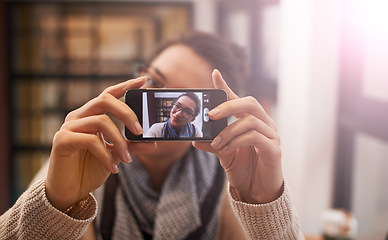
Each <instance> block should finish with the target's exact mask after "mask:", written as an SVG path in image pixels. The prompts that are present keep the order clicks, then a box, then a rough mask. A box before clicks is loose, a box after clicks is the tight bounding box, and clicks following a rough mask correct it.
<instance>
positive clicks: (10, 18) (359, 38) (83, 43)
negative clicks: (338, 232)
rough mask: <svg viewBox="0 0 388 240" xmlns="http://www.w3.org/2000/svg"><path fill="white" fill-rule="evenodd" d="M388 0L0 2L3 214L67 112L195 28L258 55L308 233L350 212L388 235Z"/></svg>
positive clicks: (363, 229)
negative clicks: (326, 215)
mask: <svg viewBox="0 0 388 240" xmlns="http://www.w3.org/2000/svg"><path fill="white" fill-rule="evenodd" d="M387 13H388V2H387V1H384V0H340V1H338V0H292V1H291V0H239V1H234V0H170V1H131V0H122V1H1V2H0V36H1V37H0V53H1V55H0V98H1V102H0V152H1V155H0V214H2V213H4V212H5V211H6V210H7V209H8V208H9V207H10V206H12V204H13V203H14V202H15V200H16V199H17V198H18V196H19V195H20V194H21V193H22V192H23V191H24V190H25V189H26V188H27V187H28V184H29V181H30V180H31V179H32V177H33V176H34V174H35V173H36V171H37V170H38V169H39V168H40V166H41V165H42V163H43V162H44V161H46V160H47V158H48V157H49V153H50V148H51V141H52V137H53V135H54V134H55V132H56V131H57V130H58V129H59V128H60V126H61V124H62V123H63V120H64V117H65V116H66V114H67V113H68V112H69V111H71V110H73V109H75V108H77V107H79V106H81V105H82V104H84V103H85V102H86V101H88V100H89V99H91V98H93V97H95V96H97V95H98V94H99V93H100V92H101V91H102V90H103V89H104V88H105V87H106V86H109V85H112V84H115V83H118V82H121V81H123V80H126V79H129V78H131V75H132V73H133V72H134V70H135V69H136V67H137V66H138V65H139V64H142V63H144V61H145V59H146V58H147V57H149V55H150V53H151V52H152V50H153V48H154V47H155V45H156V43H157V42H159V41H161V40H163V39H166V38H168V37H172V36H176V35H177V34H179V33H183V32H186V31H189V30H192V29H196V30H202V31H206V32H213V33H217V34H220V35H222V36H223V37H225V38H228V39H230V40H232V41H235V42H236V43H238V44H240V45H241V46H243V47H246V48H247V49H248V51H249V54H250V62H251V66H252V78H251V79H249V80H248V81H247V82H245V83H243V84H242V86H243V87H242V89H240V90H239V93H240V95H241V96H246V95H252V96H254V97H256V98H257V99H258V100H259V101H260V102H261V103H262V105H263V106H264V107H265V109H266V110H267V111H268V113H269V114H270V115H271V116H272V117H273V118H274V119H275V120H276V122H277V124H278V131H279V134H280V136H281V145H282V160H283V167H284V174H285V178H286V180H287V182H288V184H289V185H290V187H291V189H292V192H293V198H294V200H295V205H296V208H297V210H298V213H299V217H300V220H301V225H302V229H303V231H304V233H305V234H306V235H310V236H318V235H320V234H321V233H322V214H323V212H325V210H326V209H330V208H341V209H345V210H347V211H350V212H351V213H353V214H354V216H355V217H356V218H357V220H358V224H359V225H358V237H357V239H383V238H384V236H386V234H387V232H388V191H387V190H386V187H384V186H386V184H388V174H387V172H388V126H387V125H388V65H387V64H388V44H387V43H388V26H387V22H388V14H387Z"/></svg>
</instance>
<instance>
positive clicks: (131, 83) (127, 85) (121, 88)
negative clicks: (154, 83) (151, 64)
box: [103, 77, 147, 98]
mask: <svg viewBox="0 0 388 240" xmlns="http://www.w3.org/2000/svg"><path fill="white" fill-rule="evenodd" d="M146 79H147V77H138V78H136V79H131V80H127V81H125V82H122V83H119V84H116V85H114V86H110V87H108V88H106V89H105V90H104V91H103V93H109V94H111V95H112V96H114V97H115V98H121V97H122V96H124V94H125V92H126V91H127V90H129V89H132V88H140V87H142V86H143V85H144V84H145V83H146Z"/></svg>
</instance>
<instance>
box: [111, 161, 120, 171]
mask: <svg viewBox="0 0 388 240" xmlns="http://www.w3.org/2000/svg"><path fill="white" fill-rule="evenodd" d="M118 172H119V168H118V167H117V165H116V164H115V163H112V173H118Z"/></svg>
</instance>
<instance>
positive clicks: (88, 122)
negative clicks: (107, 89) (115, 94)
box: [62, 114, 132, 163]
mask: <svg viewBox="0 0 388 240" xmlns="http://www.w3.org/2000/svg"><path fill="white" fill-rule="evenodd" d="M62 128H63V129H67V130H69V131H72V132H81V133H101V134H100V135H99V136H100V140H102V141H101V142H102V143H103V144H104V145H105V146H106V145H107V144H106V143H105V140H104V139H101V137H102V135H104V136H106V137H107V138H108V139H109V141H110V142H112V144H113V146H114V148H115V149H116V152H117V153H118V156H119V158H120V159H121V160H122V161H123V162H125V163H129V162H131V161H132V159H131V156H130V154H129V151H128V147H127V142H126V140H125V138H124V137H123V135H122V134H121V132H120V131H119V129H118V128H117V126H116V125H115V124H114V123H113V121H112V120H111V119H110V118H109V117H108V116H107V115H105V114H102V115H94V116H90V117H86V118H81V119H77V120H74V121H68V122H66V123H64V124H63V126H62Z"/></svg>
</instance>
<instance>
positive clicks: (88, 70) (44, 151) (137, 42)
mask: <svg viewBox="0 0 388 240" xmlns="http://www.w3.org/2000/svg"><path fill="white" fill-rule="evenodd" d="M6 9H7V14H6V15H7V32H8V35H7V45H8V46H9V47H8V48H7V49H8V54H7V62H9V73H8V77H7V78H8V81H7V83H8V84H7V89H8V90H9V91H8V92H9V95H10V97H9V104H8V106H9V119H8V121H9V124H10V126H11V127H10V139H11V141H10V146H9V149H10V159H11V160H10V161H9V162H7V163H6V164H4V163H2V165H1V166H6V168H8V169H10V171H9V172H10V176H9V182H10V183H11V190H10V194H9V195H10V198H11V199H10V202H11V203H13V202H14V201H15V200H16V199H17V198H18V197H19V195H20V194H21V193H22V192H23V191H24V190H25V189H26V188H27V186H28V184H29V182H30V181H31V179H32V178H33V176H34V175H35V173H36V172H37V171H38V169H39V168H40V167H41V166H42V164H43V163H44V162H45V161H46V160H47V159H48V157H49V153H50V149H51V141H52V138H53V136H54V134H55V132H56V131H57V130H58V129H59V128H60V126H61V125H62V123H63V120H64V118H65V116H66V114H67V113H68V112H70V111H72V110H73V109H75V108H78V107H79V106H81V105H83V104H84V103H85V102H87V101H88V100H89V99H91V98H93V97H95V96H97V95H98V94H99V93H100V92H101V91H102V90H103V89H105V88H106V87H107V86H109V85H112V84H115V83H118V82H121V81H123V80H126V79H129V78H131V76H132V75H131V73H132V72H133V70H134V69H135V68H136V67H137V66H138V65H139V64H142V63H144V62H145V59H147V58H148V57H149V56H150V54H151V52H152V50H153V48H154V47H155V45H156V44H157V42H159V41H160V40H163V39H165V38H168V37H171V36H174V35H176V34H177V33H181V32H185V31H187V30H189V29H190V28H191V27H192V4H191V3H188V2H186V3H183V2H171V3H158V2H154V3H152V2H146V3H142V2H109V3H107V2H80V3H76V2H66V1H63V2H47V1H42V2H40V1H34V2H29V1H25V2H23V1H18V2H7V3H6ZM2 84H3V83H2ZM117 124H120V123H117Z"/></svg>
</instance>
